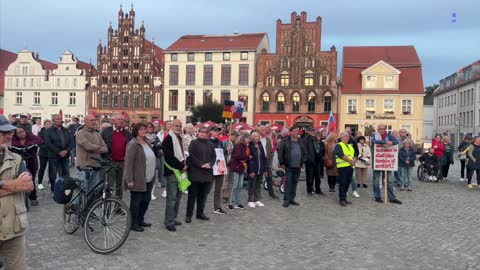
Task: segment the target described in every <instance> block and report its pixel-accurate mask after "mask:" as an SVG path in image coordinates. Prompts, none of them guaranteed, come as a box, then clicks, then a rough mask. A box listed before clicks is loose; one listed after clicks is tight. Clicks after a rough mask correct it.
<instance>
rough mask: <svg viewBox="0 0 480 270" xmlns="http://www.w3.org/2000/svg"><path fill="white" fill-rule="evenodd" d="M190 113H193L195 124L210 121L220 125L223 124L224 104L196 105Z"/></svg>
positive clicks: (215, 102)
mask: <svg viewBox="0 0 480 270" xmlns="http://www.w3.org/2000/svg"><path fill="white" fill-rule="evenodd" d="M190 112H191V113H192V118H193V119H192V122H193V123H198V122H205V121H209V120H210V121H212V122H215V123H220V122H222V112H223V104H220V103H218V102H217V101H214V102H213V103H210V104H204V105H196V106H194V107H192V108H190Z"/></svg>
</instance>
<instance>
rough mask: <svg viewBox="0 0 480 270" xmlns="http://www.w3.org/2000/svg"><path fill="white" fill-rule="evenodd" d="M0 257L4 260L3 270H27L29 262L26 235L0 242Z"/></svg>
mask: <svg viewBox="0 0 480 270" xmlns="http://www.w3.org/2000/svg"><path fill="white" fill-rule="evenodd" d="M0 255H1V256H0V257H1V259H2V260H3V268H1V269H2V270H3V269H4V270H25V269H27V261H26V257H25V235H21V236H19V237H15V238H12V239H10V240H7V241H0Z"/></svg>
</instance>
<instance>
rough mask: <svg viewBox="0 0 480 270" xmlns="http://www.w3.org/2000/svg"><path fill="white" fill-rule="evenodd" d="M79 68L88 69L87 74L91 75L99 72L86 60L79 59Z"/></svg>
mask: <svg viewBox="0 0 480 270" xmlns="http://www.w3.org/2000/svg"><path fill="white" fill-rule="evenodd" d="M77 68H78V69H83V70H86V71H87V74H88V75H90V76H91V75H96V74H97V70H96V69H95V66H94V65H92V64H90V63H86V62H83V61H80V60H78V61H77Z"/></svg>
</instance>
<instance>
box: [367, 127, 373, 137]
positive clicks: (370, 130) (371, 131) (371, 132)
mask: <svg viewBox="0 0 480 270" xmlns="http://www.w3.org/2000/svg"><path fill="white" fill-rule="evenodd" d="M373 133H375V127H374V126H372V125H369V126H368V127H366V128H365V136H367V137H369V136H372V134H373Z"/></svg>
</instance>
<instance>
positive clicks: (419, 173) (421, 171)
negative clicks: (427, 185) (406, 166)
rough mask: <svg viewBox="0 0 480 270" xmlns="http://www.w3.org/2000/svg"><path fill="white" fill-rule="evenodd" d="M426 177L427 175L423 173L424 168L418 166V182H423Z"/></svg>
mask: <svg viewBox="0 0 480 270" xmlns="http://www.w3.org/2000/svg"><path fill="white" fill-rule="evenodd" d="M424 177H425V173H424V172H423V166H418V168H417V178H418V181H423V180H424V179H423V178H424Z"/></svg>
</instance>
